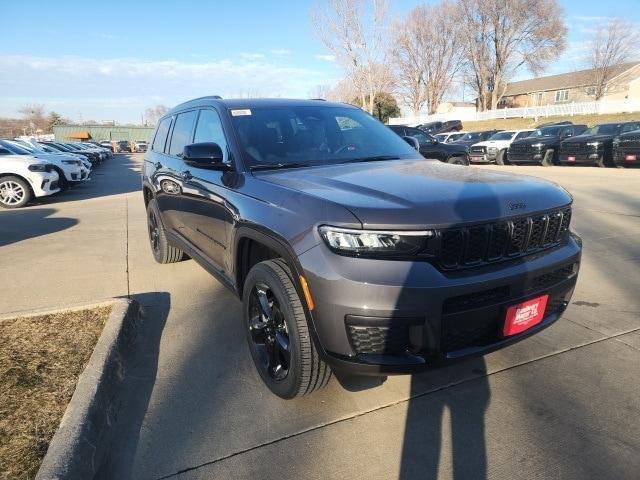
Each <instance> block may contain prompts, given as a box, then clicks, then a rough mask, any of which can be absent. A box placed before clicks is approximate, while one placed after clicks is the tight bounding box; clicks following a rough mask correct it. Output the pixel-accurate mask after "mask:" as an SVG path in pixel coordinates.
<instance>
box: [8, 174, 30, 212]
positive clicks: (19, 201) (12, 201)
mask: <svg viewBox="0 0 640 480" xmlns="http://www.w3.org/2000/svg"><path fill="white" fill-rule="evenodd" d="M32 198H33V193H32V192H31V187H30V186H29V184H28V183H27V182H25V181H24V180H23V179H21V178H20V177H13V176H7V177H1V178H0V207H2V208H21V207H24V206H25V205H26V204H27V203H29V202H30V201H31V199H32Z"/></svg>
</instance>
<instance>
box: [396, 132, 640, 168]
mask: <svg viewBox="0 0 640 480" xmlns="http://www.w3.org/2000/svg"><path fill="white" fill-rule="evenodd" d="M389 128H391V130H393V131H394V132H396V133H397V134H398V135H400V136H402V137H407V136H409V137H413V138H415V139H416V140H417V143H418V146H417V147H416V148H417V149H418V150H419V151H420V153H422V154H423V156H425V157H426V158H436V159H438V160H441V161H445V162H449V163H464V164H467V165H468V164H469V163H496V164H498V165H510V164H513V165H522V164H533V165H543V166H551V165H576V164H588V165H597V166H599V167H613V166H617V167H630V166H634V165H640V121H630V122H618V123H603V124H599V125H595V126H593V127H591V128H588V127H587V126H586V125H575V124H573V123H571V122H566V121H565V122H558V123H545V124H541V125H538V127H537V128H535V129H517V130H484V131H475V132H456V133H450V132H447V133H441V134H437V135H430V134H429V133H427V132H425V131H423V130H421V129H418V128H417V127H415V128H414V127H407V126H403V125H391V126H390V127H389ZM454 135H460V136H459V137H454ZM455 147H457V148H455Z"/></svg>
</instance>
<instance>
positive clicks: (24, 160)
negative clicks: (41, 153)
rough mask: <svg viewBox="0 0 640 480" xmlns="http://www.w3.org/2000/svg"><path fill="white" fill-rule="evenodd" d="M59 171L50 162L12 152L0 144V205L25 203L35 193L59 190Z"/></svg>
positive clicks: (37, 195)
mask: <svg viewBox="0 0 640 480" xmlns="http://www.w3.org/2000/svg"><path fill="white" fill-rule="evenodd" d="M58 179H59V177H58V172H56V171H55V169H54V166H53V165H51V164H50V163H47V162H43V161H42V160H38V159H37V158H34V157H31V156H25V155H12V154H11V152H9V150H7V149H6V148H4V147H0V207H4V208H20V207H24V206H25V205H26V204H27V203H29V202H30V201H31V200H32V199H33V198H34V197H46V196H47V195H52V194H54V193H57V192H59V191H60V188H59V187H58Z"/></svg>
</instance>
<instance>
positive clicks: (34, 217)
mask: <svg viewBox="0 0 640 480" xmlns="http://www.w3.org/2000/svg"><path fill="white" fill-rule="evenodd" d="M56 212H57V210H55V209H53V208H27V209H21V210H11V211H0V247H4V246H6V245H10V244H12V243H18V242H20V241H22V240H27V239H29V238H35V237H41V236H44V235H49V234H50V233H55V232H60V231H62V230H66V229H67V228H71V227H73V226H74V225H76V224H77V223H78V220H76V219H75V218H66V217H62V218H60V217H51V215H53V214H55V213H56Z"/></svg>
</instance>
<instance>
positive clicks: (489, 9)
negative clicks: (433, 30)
mask: <svg viewBox="0 0 640 480" xmlns="http://www.w3.org/2000/svg"><path fill="white" fill-rule="evenodd" d="M458 13H459V20H460V26H461V29H462V32H461V38H462V39H463V40H464V43H465V45H464V47H465V48H464V53H465V57H466V60H467V64H468V67H469V70H470V71H469V73H470V75H469V76H470V78H471V82H470V83H471V84H472V85H473V86H474V88H476V92H477V94H478V101H479V104H480V107H481V109H483V110H486V109H487V107H488V106H490V107H491V108H492V109H495V108H497V105H498V102H499V101H500V99H501V98H502V96H503V95H504V93H505V90H506V87H507V83H508V82H509V80H510V79H511V77H512V76H513V75H514V74H515V72H516V71H517V70H518V69H519V68H520V67H523V66H524V67H526V68H527V69H528V70H529V71H530V72H532V73H533V74H537V73H539V72H541V71H543V70H544V68H545V67H546V66H547V64H548V63H549V62H550V61H552V60H553V59H555V58H557V57H558V56H559V55H560V53H562V51H563V50H564V47H565V38H566V32H567V29H566V27H565V25H564V16H563V11H562V8H561V6H560V4H559V3H558V0H458Z"/></svg>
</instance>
